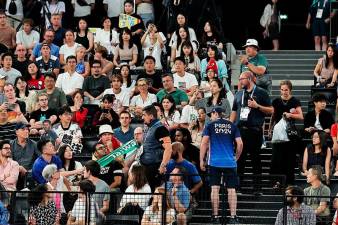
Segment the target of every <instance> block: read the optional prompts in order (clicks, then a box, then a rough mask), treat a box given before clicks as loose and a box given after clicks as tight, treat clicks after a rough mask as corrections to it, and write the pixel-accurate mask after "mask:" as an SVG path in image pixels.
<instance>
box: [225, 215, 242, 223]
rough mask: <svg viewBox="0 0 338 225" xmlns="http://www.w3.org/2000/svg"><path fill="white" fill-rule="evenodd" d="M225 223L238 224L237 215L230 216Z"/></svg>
mask: <svg viewBox="0 0 338 225" xmlns="http://www.w3.org/2000/svg"><path fill="white" fill-rule="evenodd" d="M227 224H239V219H238V217H237V216H234V217H230V218H229V220H228V223H227Z"/></svg>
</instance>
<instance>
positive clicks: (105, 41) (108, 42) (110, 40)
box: [94, 29, 119, 54]
mask: <svg viewBox="0 0 338 225" xmlns="http://www.w3.org/2000/svg"><path fill="white" fill-rule="evenodd" d="M94 42H95V43H97V44H99V45H101V46H103V47H105V48H106V49H107V51H108V53H110V54H111V53H113V52H114V51H115V48H116V47H115V46H113V45H112V44H118V43H119V34H118V33H117V32H116V31H115V30H112V31H111V36H110V32H109V31H105V30H104V29H97V30H96V33H95V37H94Z"/></svg>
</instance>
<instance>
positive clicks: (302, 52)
mask: <svg viewBox="0 0 338 225" xmlns="http://www.w3.org/2000/svg"><path fill="white" fill-rule="evenodd" d="M259 53H260V54H264V55H285V54H288V55H323V54H325V52H324V51H314V50H279V51H271V50H261V51H259Z"/></svg>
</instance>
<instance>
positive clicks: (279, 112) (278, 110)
mask: <svg viewBox="0 0 338 225" xmlns="http://www.w3.org/2000/svg"><path fill="white" fill-rule="evenodd" d="M272 106H273V108H274V118H275V122H276V123H278V121H279V120H280V119H281V118H282V116H283V113H284V112H288V113H290V110H291V109H292V108H294V109H296V108H297V107H299V106H301V105H300V101H299V100H298V99H296V98H295V97H291V98H290V99H289V100H288V101H285V100H282V99H281V98H280V97H278V98H276V99H274V100H273V101H272Z"/></svg>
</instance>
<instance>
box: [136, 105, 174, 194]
mask: <svg viewBox="0 0 338 225" xmlns="http://www.w3.org/2000/svg"><path fill="white" fill-rule="evenodd" d="M142 119H143V120H144V124H146V125H147V131H146V133H145V135H144V140H143V154H142V155H141V158H140V162H141V164H142V165H144V166H145V168H146V177H147V179H148V182H149V185H150V187H151V190H152V191H154V190H155V188H156V187H158V186H160V184H161V178H160V174H164V173H165V171H166V167H167V164H168V162H169V160H170V158H171V152H172V148H171V140H170V134H169V131H168V130H167V128H165V127H164V126H163V125H162V123H161V121H160V120H159V119H158V118H157V110H156V108H155V106H153V105H150V106H146V107H144V108H143V116H142Z"/></svg>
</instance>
